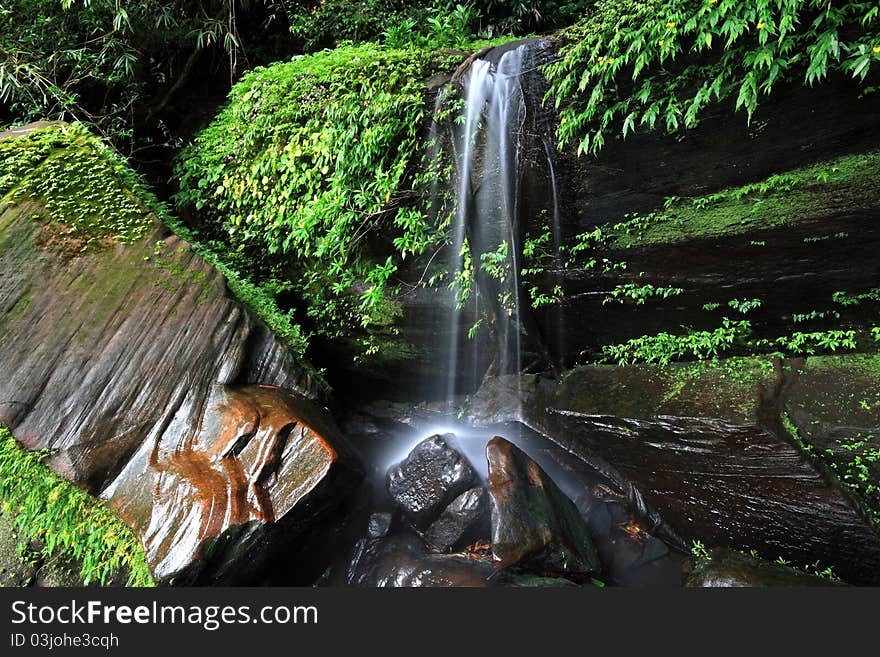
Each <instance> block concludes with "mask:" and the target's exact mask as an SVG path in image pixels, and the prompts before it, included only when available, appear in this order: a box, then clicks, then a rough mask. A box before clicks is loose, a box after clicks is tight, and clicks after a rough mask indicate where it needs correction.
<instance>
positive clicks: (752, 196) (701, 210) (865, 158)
mask: <svg viewBox="0 0 880 657" xmlns="http://www.w3.org/2000/svg"><path fill="white" fill-rule="evenodd" d="M878 166H880V153H867V154H860V155H851V156H846V157H842V158H839V159H837V160H833V161H830V162H823V163H821V164H816V165H814V166H810V167H806V168H804V169H799V170H796V171H792V172H790V173H786V174H783V175H777V176H772V177H770V178H768V179H767V180H765V181H762V182H759V183H755V184H751V185H746V186H744V187H738V188H733V189H727V190H724V191H721V192H718V193H717V194H712V195H709V196H701V197H698V198H689V199H671V200H670V202H669V204H668V206H669V207H667V208H666V210H665V211H663V212H662V213H659V214H657V215H655V216H654V217H653V219H652V220H651V221H649V222H646V225H645V226H644V228H643V229H642V230H637V231H634V232H629V231H624V230H619V231H618V232H617V234H615V233H612V234H611V235H610V236H609V244H610V246H611V247H612V248H630V247H634V246H642V245H648V244H666V243H672V242H679V241H684V240H691V239H698V238H707V237H720V236H726V235H738V234H744V233H749V232H753V231H757V230H765V229H772V228H779V227H783V226H786V225H790V224H799V223H806V222H810V221H814V220H816V219H820V218H827V216H828V205H829V202H833V204H834V207H835V208H837V210H838V211H842V210H846V209H847V208H859V207H862V206H864V203H865V199H873V198H877V186H876V171H877V167H878ZM831 199H833V201H830V200H831ZM822 228H823V230H824V231H825V232H827V237H829V239H830V238H832V237H833V233H834V232H835V231H834V227H833V226H823V227H822Z"/></svg>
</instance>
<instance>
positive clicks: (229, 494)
mask: <svg viewBox="0 0 880 657" xmlns="http://www.w3.org/2000/svg"><path fill="white" fill-rule="evenodd" d="M342 444H343V443H342V441H341V439H340V436H339V435H338V432H337V430H336V429H335V428H334V426H333V424H332V422H331V421H330V420H329V418H328V417H327V416H326V415H325V414H324V413H323V412H322V411H321V409H320V408H319V407H317V406H316V405H314V404H312V403H311V402H310V401H309V400H307V399H304V398H301V397H297V396H295V395H294V394H292V393H290V392H287V391H284V390H281V389H279V388H274V387H268V386H243V387H236V388H233V387H229V386H216V387H215V388H214V389H213V391H212V394H211V396H210V398H209V404H208V407H207V409H206V411H205V414H204V417H203V418H202V420H201V422H200V425H199V431H198V432H197V433H196V435H195V436H194V437H193V439H192V441H190V442H183V443H172V444H167V445H166V444H162V443H160V444H159V445H156V446H148V447H147V448H146V449H143V450H141V451H140V452H138V454H136V455H135V457H134V458H133V459H132V460H131V461H130V462H129V466H128V469H129V470H131V471H132V472H135V473H138V475H139V476H134V475H132V476H128V472H127V471H123V473H122V476H120V477H119V478H118V479H117V482H114V484H113V485H111V486H110V487H109V488H108V489H107V490H106V491H104V497H105V499H107V500H108V502H109V503H110V505H111V506H112V507H114V508H115V509H116V510H117V511H118V512H119V514H120V515H121V516H122V518H123V519H125V520H126V521H127V522H128V523H129V524H130V525H132V527H134V528H135V530H136V532H137V533H138V534H139V535H140V536H141V538H142V540H143V542H144V547H145V550H146V554H147V558H148V560H149V561H150V563H151V565H152V568H153V572H154V574H155V576H156V577H157V578H159V579H160V580H169V579H171V578H174V577H176V578H177V579H176V581H177V583H193V582H198V581H202V580H203V579H205V578H206V577H208V573H210V577H212V578H213V577H218V576H220V577H223V578H225V577H226V576H227V575H226V574H225V573H228V576H229V577H232V578H234V579H238V578H239V577H240V576H241V574H244V573H252V572H254V571H255V570H256V569H257V568H256V565H257V563H258V562H259V561H260V558H259V555H250V556H249V555H248V554H247V552H248V550H247V546H249V545H253V544H255V543H257V544H258V542H259V541H260V540H265V539H267V538H274V539H275V540H284V541H290V540H292V539H293V538H294V537H295V536H296V535H297V534H298V533H300V532H302V531H303V530H305V529H307V528H308V526H309V524H310V522H311V521H312V520H313V519H314V517H315V516H317V515H320V514H321V512H324V511H328V510H329V509H330V508H331V507H332V506H334V505H335V504H336V503H338V499H339V498H338V496H337V495H338V491H334V487H336V486H339V489H340V490H343V491H344V490H346V489H347V488H349V487H350V486H351V485H352V484H353V483H354V481H355V473H354V471H353V470H352V469H351V467H350V463H349V462H347V460H346V458H347V457H346V454H345V452H340V451H339V449H340V447H341V445H342ZM334 445H338V446H340V447H334ZM146 482H148V485H145V483H146ZM263 525H277V527H272V529H271V530H269V529H265V530H263V529H262V526H263ZM281 534H283V536H281ZM207 543H210V545H206V544H207ZM208 555H210V556H208ZM242 560H244V561H246V562H247V565H246V567H244V566H243V567H242V568H240V569H238V571H239V573H241V574H236V570H237V566H236V565H235V564H239V565H240V562H241V561H242ZM202 562H205V563H202ZM211 562H214V563H213V564H212V563H211ZM202 569H204V570H205V571H206V572H205V573H201V572H200V571H201V570H202ZM184 570H185V571H186V572H185V574H184V575H181V574H180V573H181V571H184ZM243 581H247V580H246V579H244V580H243Z"/></svg>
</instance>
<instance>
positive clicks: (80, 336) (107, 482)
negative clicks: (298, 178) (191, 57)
mask: <svg viewBox="0 0 880 657" xmlns="http://www.w3.org/2000/svg"><path fill="white" fill-rule="evenodd" d="M77 148H83V144H81V143H80V142H77V143H72V142H70V141H66V140H65V138H64V136H63V135H62V134H61V133H59V138H58V143H57V144H56V150H55V152H54V155H56V156H57V155H61V156H64V155H66V153H65V152H64V149H77ZM39 166H40V165H39V164H38V165H37V166H35V167H33V168H32V169H31V170H29V171H28V172H27V173H26V174H24V175H25V176H33V175H39ZM106 184H107V185H116V186H120V187H121V188H122V183H121V182H120V180H117V179H108V180H107V181H106ZM121 193H128V194H129V195H131V193H130V192H126V190H125V189H124V188H123V189H122V191H121ZM50 207H53V206H52V203H51V199H44V198H24V199H17V198H12V197H7V198H5V199H4V200H3V202H2V203H0V247H2V249H0V271H2V276H0V363H2V369H3V376H2V377H0V423H3V424H5V425H6V426H8V427H9V428H10V430H11V431H12V432H13V434H14V435H15V437H16V439H17V440H18V441H19V442H20V443H21V444H22V445H23V446H24V447H26V448H28V449H46V448H48V449H51V450H53V451H54V455H53V456H52V457H51V458H50V459H49V461H48V464H49V465H50V467H51V468H52V469H53V470H55V471H56V472H58V473H59V474H61V475H62V476H64V477H65V478H67V479H68V480H70V481H71V482H73V483H75V484H77V485H79V486H82V487H83V488H85V489H86V490H88V491H89V492H90V493H92V494H94V495H98V496H101V497H103V498H104V499H106V500H107V501H108V502H109V504H110V505H111V506H112V507H113V508H115V509H116V510H118V511H119V512H120V513H121V515H122V516H123V517H124V518H125V519H126V520H127V521H128V522H129V523H130V524H131V525H132V526H133V527H134V528H135V529H136V530H137V531H138V532H139V533H140V535H141V537H142V539H143V540H144V543H145V545H146V547H147V551H148V554H149V557H150V561H151V564H152V566H153V568H154V570H155V572H156V575H157V577H159V579H160V580H162V581H169V580H171V579H173V578H174V576H175V574H176V573H178V572H181V571H183V570H184V569H186V572H187V575H186V578H185V580H186V581H198V580H199V577H200V575H199V574H198V572H200V570H204V569H206V568H208V565H209V562H211V561H212V562H213V564H214V567H215V571H216V572H215V574H216V573H219V572H220V571H219V570H216V568H218V567H219V564H221V563H222V562H223V561H224V560H225V559H226V558H227V556H228V555H232V554H233V553H236V554H238V553H248V551H249V549H250V548H249V547H248V546H251V547H252V548H253V554H252V557H253V558H252V559H251V561H252V562H253V564H254V568H253V569H251V571H249V573H248V574H245V573H244V572H242V577H243V578H244V581H247V577H248V576H253V577H257V576H258V574H257V571H258V568H257V564H259V562H260V559H259V558H258V556H259V554H261V553H266V552H267V548H266V545H268V544H269V543H270V542H274V543H279V544H281V543H284V542H288V541H290V540H293V538H294V537H295V533H296V531H295V529H296V528H295V527H294V525H299V524H301V523H302V522H305V521H307V520H310V519H313V518H314V517H315V516H316V515H318V514H319V513H320V512H322V511H324V510H326V509H327V507H329V506H332V505H333V504H334V503H335V501H338V499H339V498H340V497H342V496H343V495H344V494H345V491H346V490H347V482H349V481H350V480H351V479H352V478H353V472H354V468H353V467H352V466H351V464H350V460H349V459H348V457H347V456H346V455H345V454H346V452H345V450H344V445H343V444H342V440H341V437H340V435H339V433H338V430H337V429H335V427H333V425H332V422H330V421H329V419H328V418H329V416H328V414H327V413H326V412H325V411H323V410H321V409H320V407H319V406H317V405H316V404H313V403H309V401H308V398H313V399H314V398H316V397H317V395H318V392H319V391H320V389H321V385H320V381H319V380H318V379H317V378H316V377H315V376H314V375H313V374H311V371H310V369H309V368H307V367H306V366H305V365H304V364H303V363H301V362H300V361H299V360H298V358H297V357H295V356H294V355H293V354H292V353H291V352H290V351H289V350H288V349H287V348H286V347H284V345H282V344H281V343H280V342H279V341H278V339H277V338H275V337H274V336H273V335H272V334H271V332H270V331H268V330H267V329H266V328H265V327H264V326H262V325H261V324H260V323H259V322H258V321H256V320H255V319H254V318H253V317H252V316H251V315H250V314H249V313H248V312H247V311H246V310H245V309H244V308H243V307H242V306H241V305H240V304H239V303H238V302H237V301H236V300H235V299H234V298H232V296H231V294H230V293H229V291H228V290H227V287H226V282H225V279H224V277H223V276H222V275H221V274H220V273H219V272H217V271H216V270H215V269H213V268H212V267H211V266H210V265H208V264H207V263H206V262H205V261H204V260H202V259H201V258H200V257H199V256H198V255H196V254H195V253H194V252H193V250H192V249H191V248H190V246H189V245H188V244H187V243H185V242H183V241H182V240H180V239H178V238H177V237H175V236H172V235H169V234H168V231H167V230H166V229H165V228H164V227H162V226H161V225H160V223H159V222H158V220H157V219H156V217H155V216H153V215H152V214H151V213H150V211H149V210H148V208H147V207H146V206H143V212H144V222H147V223H149V224H150V225H151V226H152V228H150V229H149V230H148V231H147V232H148V235H147V237H145V238H143V239H139V240H137V241H134V242H133V243H130V244H122V243H120V242H119V241H116V240H113V239H103V240H101V242H100V243H99V244H97V245H95V246H93V247H92V248H88V249H85V250H83V251H81V252H80V251H76V252H73V251H71V249H70V248H68V247H69V245H67V244H65V243H64V241H63V240H62V239H59V238H58V235H59V229H58V226H59V225H62V226H63V221H64V219H65V218H64V217H63V216H62V217H59V216H55V215H53V213H52V211H50V210H49V209H47V208H50ZM94 221H95V222H100V221H102V217H100V216H98V217H95V218H94ZM62 234H63V233H62ZM254 383H259V384H264V385H268V386H282V387H283V388H284V390H276V389H272V388H253V387H244V388H236V387H235V386H239V385H244V384H254ZM332 486H337V488H336V489H335V490H332V491H331V488H332ZM263 525H267V526H268V525H278V526H279V527H278V528H277V529H274V530H273V531H272V532H269V534H271V536H270V537H269V538H271V539H272V540H271V541H269V542H266V541H263V542H262V543H260V544H259V545H258V543H259V541H257V542H254V541H253V540H252V539H253V538H255V530H254V528H255V527H258V526H263ZM287 525H290V526H291V527H290V528H288V530H286V531H281V528H283V527H284V526H287ZM242 527H246V528H247V531H244V530H242V529H241V528H242ZM236 528H238V529H236ZM267 531H268V530H267ZM230 532H231V533H230ZM263 538H266V537H265V536H264V537H263ZM221 546H222V549H221ZM207 547H210V548H211V549H210V550H208V551H207V552H206V551H205V550H206V549H207ZM208 552H210V554H208ZM208 570H210V569H208ZM220 570H226V571H227V574H228V575H229V576H230V577H231V576H232V569H223V568H220ZM205 572H207V570H206V571H205ZM217 576H218V577H221V576H220V575H217ZM221 579H222V577H221Z"/></svg>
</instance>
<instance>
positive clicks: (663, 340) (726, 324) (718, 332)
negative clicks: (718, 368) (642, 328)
mask: <svg viewBox="0 0 880 657" xmlns="http://www.w3.org/2000/svg"><path fill="white" fill-rule="evenodd" d="M750 332H751V324H750V323H749V322H748V321H746V320H740V321H733V320H730V319H725V320H724V321H723V323H722V325H721V326H720V327H718V328H716V329H713V330H711V331H693V332H690V333H686V334H684V335H674V334H671V333H666V332H663V333H658V334H657V335H643V336H641V337H638V338H633V339H631V340H628V341H627V342H624V343H622V344H618V345H606V346H604V347H603V348H602V353H603V356H604V359H605V360H607V361H611V362H615V363H617V364H618V365H631V364H633V363H640V362H643V363H657V364H658V365H668V364H669V363H671V362H672V361H674V360H681V359H685V358H696V359H697V360H704V359H707V358H716V357H718V356H719V355H721V354H723V353H726V352H727V351H729V350H730V349H731V348H733V347H734V346H735V345H736V344H742V343H744V342H745V338H746V336H748V334H749V333H750Z"/></svg>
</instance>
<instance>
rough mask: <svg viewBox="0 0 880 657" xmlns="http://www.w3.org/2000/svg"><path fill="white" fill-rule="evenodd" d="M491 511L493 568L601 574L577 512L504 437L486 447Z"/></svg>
mask: <svg viewBox="0 0 880 657" xmlns="http://www.w3.org/2000/svg"><path fill="white" fill-rule="evenodd" d="M486 458H487V459H488V461H489V496H490V504H491V509H492V554H493V556H494V559H495V565H496V567H498V568H506V567H508V566H512V565H514V564H524V565H525V564H531V565H532V567H533V569H537V570H542V571H547V572H557V573H566V574H572V575H585V574H589V573H597V572H599V571H600V570H601V564H600V563H599V557H598V555H597V554H596V549H595V547H594V546H593V542H592V540H591V538H590V532H589V529H588V528H587V526H586V524H585V523H584V521H583V519H582V518H581V516H580V514H579V513H578V510H577V507H576V506H575V505H574V502H572V501H571V500H570V499H568V498H567V497H566V496H565V495H564V494H563V493H562V491H560V490H559V488H558V486H556V484H555V483H554V482H553V481H552V480H551V479H550V477H548V476H547V475H546V473H545V472H544V471H543V470H542V469H541V467H540V466H539V465H538V464H537V463H535V462H534V461H533V460H532V459H530V458H529V457H528V456H526V454H525V453H524V452H523V451H522V450H521V449H519V448H518V447H516V446H515V445H514V444H513V443H510V442H508V441H506V440H504V438H501V437H498V436H496V437H495V438H493V439H492V440H490V441H489V444H488V445H487V446H486Z"/></svg>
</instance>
